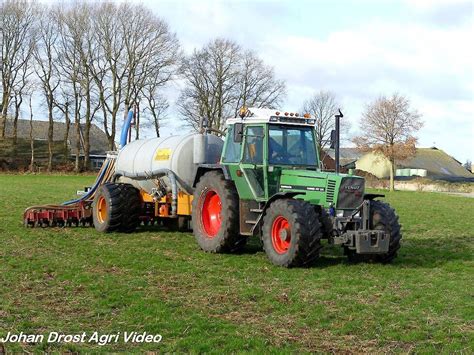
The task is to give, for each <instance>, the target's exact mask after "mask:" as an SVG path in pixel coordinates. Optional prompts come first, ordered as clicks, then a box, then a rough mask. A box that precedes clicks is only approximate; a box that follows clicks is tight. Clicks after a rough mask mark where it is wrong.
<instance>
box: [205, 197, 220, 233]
mask: <svg viewBox="0 0 474 355" xmlns="http://www.w3.org/2000/svg"><path fill="white" fill-rule="evenodd" d="M221 209H222V203H221V198H220V197H219V195H218V194H217V193H216V192H215V191H214V190H209V191H208V192H207V193H206V196H205V197H204V202H203V203H202V213H201V216H202V225H203V227H204V231H205V232H206V234H207V236H208V238H214V237H215V236H216V235H217V233H219V229H221V224H222V222H221Z"/></svg>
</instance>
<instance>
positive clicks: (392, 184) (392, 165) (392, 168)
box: [390, 158, 395, 191]
mask: <svg viewBox="0 0 474 355" xmlns="http://www.w3.org/2000/svg"><path fill="white" fill-rule="evenodd" d="M390 191H395V159H393V158H390Z"/></svg>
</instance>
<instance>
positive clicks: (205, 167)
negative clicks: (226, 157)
mask: <svg viewBox="0 0 474 355" xmlns="http://www.w3.org/2000/svg"><path fill="white" fill-rule="evenodd" d="M208 171H220V172H222V174H223V175H224V177H225V179H226V180H230V174H229V171H228V169H227V167H226V166H225V165H221V164H199V166H198V168H197V170H196V175H195V176H194V182H193V188H194V187H196V184H197V183H198V182H199V179H200V178H201V176H203V175H204V174H205V173H207V172H208Z"/></svg>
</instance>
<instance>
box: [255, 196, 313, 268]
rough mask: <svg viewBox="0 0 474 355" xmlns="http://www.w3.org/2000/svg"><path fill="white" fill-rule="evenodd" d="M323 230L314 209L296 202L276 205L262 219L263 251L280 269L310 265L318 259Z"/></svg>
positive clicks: (276, 203)
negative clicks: (282, 267) (281, 267)
mask: <svg viewBox="0 0 474 355" xmlns="http://www.w3.org/2000/svg"><path fill="white" fill-rule="evenodd" d="M321 237H322V229H321V224H320V222H319V216H318V214H317V213H316V211H315V209H314V206H312V205H310V204H309V203H307V202H304V201H299V200H294V199H281V200H277V201H275V202H273V203H272V204H271V205H270V207H269V208H268V210H267V211H266V213H265V217H264V219H263V231H262V240H263V249H264V250H265V252H266V254H267V256H268V258H269V259H270V261H271V262H272V263H273V264H275V265H279V266H285V267H293V266H307V265H310V264H311V263H312V262H313V261H315V260H316V259H317V258H318V257H319V250H320V249H321Z"/></svg>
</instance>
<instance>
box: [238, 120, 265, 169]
mask: <svg viewBox="0 0 474 355" xmlns="http://www.w3.org/2000/svg"><path fill="white" fill-rule="evenodd" d="M263 137H264V136H263V127H261V126H258V127H247V129H246V133H245V149H244V158H243V162H244V163H250V164H263Z"/></svg>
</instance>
